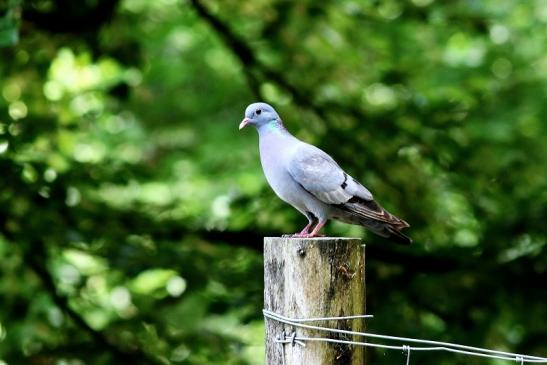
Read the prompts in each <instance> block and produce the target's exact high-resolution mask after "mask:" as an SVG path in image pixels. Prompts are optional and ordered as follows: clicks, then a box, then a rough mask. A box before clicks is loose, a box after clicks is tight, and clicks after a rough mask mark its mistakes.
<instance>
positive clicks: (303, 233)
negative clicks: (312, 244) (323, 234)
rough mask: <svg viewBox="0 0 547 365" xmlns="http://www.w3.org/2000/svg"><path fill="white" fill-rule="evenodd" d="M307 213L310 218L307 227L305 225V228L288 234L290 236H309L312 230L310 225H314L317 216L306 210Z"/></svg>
mask: <svg viewBox="0 0 547 365" xmlns="http://www.w3.org/2000/svg"><path fill="white" fill-rule="evenodd" d="M305 215H306V218H308V224H307V225H306V227H304V229H303V230H302V231H300V232H299V233H295V234H291V235H287V236H288V237H308V235H309V232H310V227H311V226H312V225H313V223H314V221H315V219H316V218H315V216H314V215H313V214H312V213H310V212H306V213H305Z"/></svg>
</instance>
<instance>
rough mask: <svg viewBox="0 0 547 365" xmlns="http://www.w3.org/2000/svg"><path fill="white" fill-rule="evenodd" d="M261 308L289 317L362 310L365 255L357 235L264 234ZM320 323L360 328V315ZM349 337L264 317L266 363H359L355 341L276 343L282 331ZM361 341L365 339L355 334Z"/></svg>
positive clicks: (361, 359)
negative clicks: (344, 319) (358, 317)
mask: <svg viewBox="0 0 547 365" xmlns="http://www.w3.org/2000/svg"><path fill="white" fill-rule="evenodd" d="M264 308H265V309H268V310H271V311H273V312H275V313H279V314H282V315H285V316H287V317H291V318H309V317H333V316H348V315H353V314H364V313H365V255H364V246H363V245H362V244H361V240H360V239H357V238H335V237H321V238H279V237H266V238H265V239H264ZM320 325H324V326H329V327H332V328H340V329H347V330H354V331H363V330H364V323H363V320H362V319H360V320H347V321H327V322H321V323H320ZM293 331H296V333H297V334H298V335H303V336H320V337H330V338H340V339H350V337H351V336H345V335H338V334H333V333H326V332H319V331H315V330H307V329H300V328H298V329H295V328H293V327H292V326H289V325H284V324H281V323H278V322H276V321H272V320H270V319H268V320H266V364H269V365H274V364H275V365H279V364H282V356H283V351H284V352H285V364H286V365H302V364H306V365H326V364H329V365H331V364H336V365H363V364H364V349H363V348H362V347H359V346H350V345H343V344H332V343H330V344H328V343H322V342H307V343H306V347H301V346H298V345H296V346H292V345H290V344H288V345H284V346H282V345H280V344H278V343H275V342H274V339H275V338H276V336H282V334H283V332H285V333H287V334H290V333H292V332H293ZM353 340H356V341H363V338H358V337H356V338H353Z"/></svg>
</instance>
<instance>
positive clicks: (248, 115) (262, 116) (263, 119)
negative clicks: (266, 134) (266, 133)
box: [239, 103, 281, 129]
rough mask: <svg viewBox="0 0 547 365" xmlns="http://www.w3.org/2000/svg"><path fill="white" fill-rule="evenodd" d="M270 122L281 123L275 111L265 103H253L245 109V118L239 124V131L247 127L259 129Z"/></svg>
mask: <svg viewBox="0 0 547 365" xmlns="http://www.w3.org/2000/svg"><path fill="white" fill-rule="evenodd" d="M272 122H273V123H280V122H281V119H280V118H279V115H278V114H277V112H276V111H275V109H274V108H273V107H272V106H271V105H268V104H266V103H253V104H251V105H249V106H248V107H247V109H245V118H243V120H242V121H241V123H240V124H239V129H243V128H245V127H246V126H248V125H252V126H254V127H255V128H260V127H262V126H264V125H267V124H270V123H272Z"/></svg>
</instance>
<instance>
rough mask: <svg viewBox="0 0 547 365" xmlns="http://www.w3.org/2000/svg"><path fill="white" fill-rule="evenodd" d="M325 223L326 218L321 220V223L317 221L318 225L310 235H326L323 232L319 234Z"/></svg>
mask: <svg viewBox="0 0 547 365" xmlns="http://www.w3.org/2000/svg"><path fill="white" fill-rule="evenodd" d="M325 223H327V221H326V220H325V221H319V223H317V225H316V226H315V228H314V229H313V231H311V233H310V234H308V237H321V236H324V235H322V234H319V231H320V230H321V228H323V226H324V225H325Z"/></svg>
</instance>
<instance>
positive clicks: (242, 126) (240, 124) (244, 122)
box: [239, 118, 251, 130]
mask: <svg viewBox="0 0 547 365" xmlns="http://www.w3.org/2000/svg"><path fill="white" fill-rule="evenodd" d="M250 123H251V120H250V119H249V118H244V119H243V120H242V121H241V123H239V130H242V129H243V128H245V127H246V126H248V125H249V124H250Z"/></svg>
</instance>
